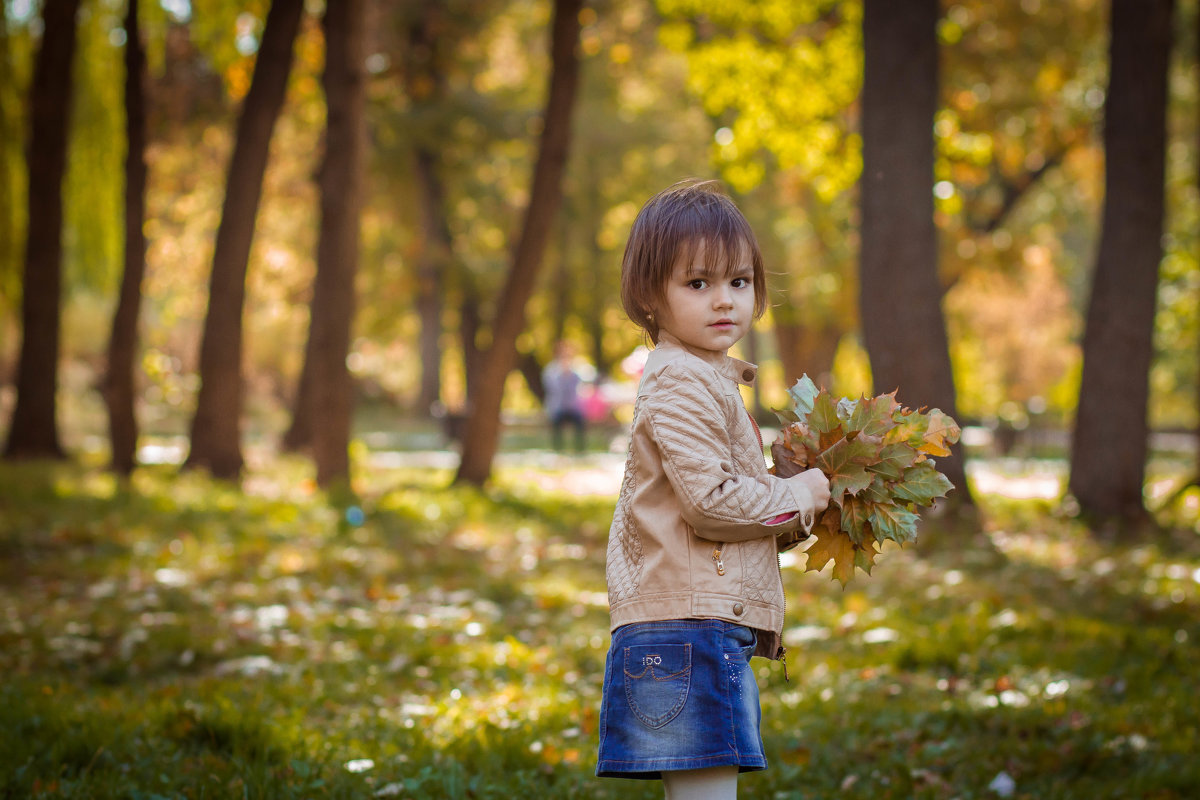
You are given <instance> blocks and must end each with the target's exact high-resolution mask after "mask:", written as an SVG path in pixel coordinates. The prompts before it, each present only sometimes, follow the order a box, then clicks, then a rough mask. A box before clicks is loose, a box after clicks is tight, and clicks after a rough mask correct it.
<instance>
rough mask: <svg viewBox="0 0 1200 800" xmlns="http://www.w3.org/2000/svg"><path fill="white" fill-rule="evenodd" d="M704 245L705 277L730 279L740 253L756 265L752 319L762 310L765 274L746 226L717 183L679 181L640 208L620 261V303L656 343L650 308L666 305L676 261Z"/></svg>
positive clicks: (654, 324) (693, 254)
mask: <svg viewBox="0 0 1200 800" xmlns="http://www.w3.org/2000/svg"><path fill="white" fill-rule="evenodd" d="M702 244H703V245H704V270H705V273H706V274H709V275H712V274H716V273H718V272H721V271H723V272H724V273H725V274H731V273H732V272H733V271H734V270H735V269H736V268H737V266H738V264H737V256H738V254H740V253H741V252H743V248H745V250H746V251H748V254H749V256H750V261H751V263H752V264H753V266H754V281H753V282H754V316H755V318H756V319H757V318H758V317H761V316H762V314H763V312H764V311H765V310H766V307H767V283H766V271H765V269H764V268H763V259H762V252H761V251H760V250H759V249H758V240H757V239H756V238H755V237H754V231H752V230H751V229H750V223H748V222H746V218H745V217H744V216H742V212H741V211H739V210H738V208H737V206H735V205H734V204H733V201H732V200H731V199H729V196H728V195H727V194H725V192H724V191H723V190H722V189H721V184H720V183H718V182H717V181H712V180H705V181H702V180H696V179H690V180H685V181H680V182H679V183H676V184H674V185H672V186H669V187H667V188H666V189H664V190H663V191H661V192H659V193H658V194H656V195H654V197H651V198H650V199H649V200H648V201H646V205H644V206H642V210H641V211H639V212H638V215H637V219H635V220H634V221H633V229H632V230H630V232H629V242H628V243H627V244H626V245H625V256H624V257H623V258H622V259H621V304H622V305H623V306H624V307H625V313H626V314H628V315H629V318H630V319H631V320H633V322H634V324H635V325H638V326H639V327H641V328H643V329H644V330H645V331H646V333H647V334H649V336H650V340H651V341H652V342H654V343H655V344H657V343H658V333H659V329H658V321H657V320H656V319H655V318H654V309H655V308H656V307H658V306H661V305H662V304H663V303H665V302H666V287H667V281H668V280H670V278H671V273H672V272H673V271H674V269H675V265H676V264H677V263H678V262H679V259H680V258H685V259H688V260H691V259H692V258H693V257H694V256H695V254H696V249H697V248H698V247H700V245H702Z"/></svg>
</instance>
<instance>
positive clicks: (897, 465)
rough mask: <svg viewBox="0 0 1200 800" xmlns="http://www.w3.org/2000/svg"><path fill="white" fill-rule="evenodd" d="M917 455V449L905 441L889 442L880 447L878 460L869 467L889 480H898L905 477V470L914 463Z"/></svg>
mask: <svg viewBox="0 0 1200 800" xmlns="http://www.w3.org/2000/svg"><path fill="white" fill-rule="evenodd" d="M886 440H887V439H886V437H885V438H884V441H886ZM916 457H917V451H916V450H915V449H914V448H912V447H910V446H909V445H907V444H904V443H903V442H897V443H895V444H888V445H884V446H883V447H882V448H881V449H880V451H879V459H878V461H876V463H874V464H872V465H871V466H870V467H868V469H870V470H871V471H872V472H874V473H876V474H879V475H882V476H883V477H885V478H887V479H888V480H893V481H898V480H902V479H903V478H904V470H906V469H908V468H909V467H910V466H911V465H912V463H913V460H914V459H915V458H916Z"/></svg>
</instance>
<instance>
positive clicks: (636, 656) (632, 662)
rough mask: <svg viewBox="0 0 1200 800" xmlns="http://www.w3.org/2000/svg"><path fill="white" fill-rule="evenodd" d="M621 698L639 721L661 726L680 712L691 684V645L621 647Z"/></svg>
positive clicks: (650, 726)
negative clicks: (623, 682) (622, 656)
mask: <svg viewBox="0 0 1200 800" xmlns="http://www.w3.org/2000/svg"><path fill="white" fill-rule="evenodd" d="M624 669H625V699H626V700H628V701H629V708H630V710H631V711H633V715H634V716H635V717H637V718H638V720H640V721H641V723H642V724H643V725H645V726H647V727H649V728H661V727H662V726H664V725H666V724H667V723H668V722H670V721H671V720H673V719H675V717H677V716H679V712H681V711H683V705H684V703H686V702H687V696H688V690H689V689H690V688H691V685H692V646H691V644H644V645H634V646H632V647H626V648H625V664H624Z"/></svg>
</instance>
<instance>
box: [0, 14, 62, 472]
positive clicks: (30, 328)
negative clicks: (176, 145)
mask: <svg viewBox="0 0 1200 800" xmlns="http://www.w3.org/2000/svg"><path fill="white" fill-rule="evenodd" d="M78 10H79V0H46V5H45V7H44V9H43V11H42V21H43V33H42V43H41V47H40V48H39V49H38V54H37V61H36V63H35V64H34V69H33V84H32V86H31V87H30V103H29V105H30V116H31V124H30V138H29V150H28V164H29V194H28V208H29V217H28V219H29V230H28V234H27V238H26V243H25V263H24V271H23V284H22V296H21V331H22V333H21V352H20V361H19V363H18V366H17V404H16V407H15V408H14V409H13V416H12V422H11V424H10V426H9V430H8V443H7V445H6V446H5V450H4V455H5V456H6V457H7V458H62V457H63V455H64V453H63V449H62V445H61V444H60V443H59V437H58V418H57V408H58V403H57V397H56V395H57V394H58V356H59V346H60V345H59V340H60V336H61V328H62V306H61V303H62V223H63V192H62V184H63V177H64V175H65V174H66V167H67V133H68V130H69V128H70V122H69V121H70V115H71V94H72V88H73V81H72V73H71V70H72V62H73V60H74V57H75V15H76V12H77V11H78Z"/></svg>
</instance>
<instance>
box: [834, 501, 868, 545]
mask: <svg viewBox="0 0 1200 800" xmlns="http://www.w3.org/2000/svg"><path fill="white" fill-rule="evenodd" d="M870 513H871V505H870V504H869V503H866V502H863V501H862V500H860V499H858V498H857V497H847V498H845V499H844V500H843V501H842V524H841V529H842V531H844V532H845V533H846V535H848V536H849V537H850V539H851V541H853V542H854V543H855V544H856V545H859V546H861V545H862V544H863V543H864V542H869V541H871V539H872V538H873V537H872V536H871V531H870V519H869V518H870Z"/></svg>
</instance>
